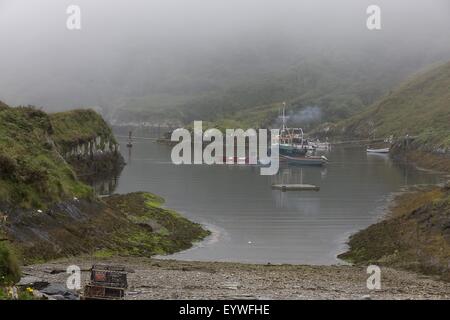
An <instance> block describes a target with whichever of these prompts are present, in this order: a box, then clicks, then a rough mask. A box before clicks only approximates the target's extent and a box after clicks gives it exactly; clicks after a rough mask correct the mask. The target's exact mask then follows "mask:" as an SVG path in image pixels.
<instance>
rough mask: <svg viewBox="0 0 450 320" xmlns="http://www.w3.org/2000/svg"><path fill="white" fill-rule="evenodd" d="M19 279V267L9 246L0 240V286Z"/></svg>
mask: <svg viewBox="0 0 450 320" xmlns="http://www.w3.org/2000/svg"><path fill="white" fill-rule="evenodd" d="M19 280H20V267H19V263H18V262H17V258H16V256H15V255H14V253H13V252H12V250H11V248H10V247H9V246H8V245H7V244H6V243H5V242H0V286H5V285H11V284H14V283H16V282H18V281H19Z"/></svg>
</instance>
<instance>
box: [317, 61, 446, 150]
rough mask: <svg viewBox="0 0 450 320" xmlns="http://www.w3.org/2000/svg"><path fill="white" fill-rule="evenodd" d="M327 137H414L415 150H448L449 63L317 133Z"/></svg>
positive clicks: (423, 74) (419, 76)
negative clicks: (360, 111) (362, 110)
mask: <svg viewBox="0 0 450 320" xmlns="http://www.w3.org/2000/svg"><path fill="white" fill-rule="evenodd" d="M319 131H320V132H321V133H322V134H326V135H329V136H346V137H359V138H384V137H388V136H391V135H392V136H394V138H397V139H398V138H403V137H405V136H406V135H409V136H412V137H414V141H413V144H414V146H415V147H417V148H418V149H424V150H441V151H442V150H446V148H448V147H450V63H447V64H444V65H441V66H438V67H435V68H434V69H431V70H429V71H427V72H424V73H422V74H419V75H417V76H415V77H413V78H411V79H410V80H408V81H406V82H405V83H404V84H403V85H401V86H399V87H398V88H397V89H395V90H394V91H392V92H391V93H389V94H388V95H386V96H384V97H383V98H382V99H380V100H379V101H378V102H376V103H375V104H374V105H372V106H371V107H369V108H368V109H367V110H366V111H364V112H362V113H359V114H357V115H355V116H353V117H351V118H349V119H347V120H344V121H342V122H339V123H337V124H336V125H324V126H322V128H321V129H320V130H319Z"/></svg>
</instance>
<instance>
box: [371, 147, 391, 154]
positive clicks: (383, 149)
mask: <svg viewBox="0 0 450 320" xmlns="http://www.w3.org/2000/svg"><path fill="white" fill-rule="evenodd" d="M389 151H390V148H381V149H373V148H367V153H389Z"/></svg>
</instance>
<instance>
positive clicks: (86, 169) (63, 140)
mask: <svg viewBox="0 0 450 320" xmlns="http://www.w3.org/2000/svg"><path fill="white" fill-rule="evenodd" d="M50 122H51V124H52V127H53V130H54V135H53V137H54V141H55V144H56V147H57V149H58V150H59V152H60V154H61V155H62V156H63V157H64V159H65V160H66V161H67V162H68V163H69V164H70V165H71V166H72V167H73V169H74V170H75V171H76V173H77V174H78V176H79V177H81V178H83V177H86V176H91V175H108V174H116V173H118V172H119V171H120V170H121V169H122V167H123V165H124V160H123V157H122V156H121V154H120V146H119V144H118V143H117V141H116V139H115V138H114V135H113V134H112V131H111V129H110V127H109V126H108V124H107V123H106V122H105V121H104V120H103V118H102V117H101V116H100V115H99V114H97V113H96V112H94V111H93V110H83V109H79V110H72V111H67V112H60V113H54V114H51V115H50Z"/></svg>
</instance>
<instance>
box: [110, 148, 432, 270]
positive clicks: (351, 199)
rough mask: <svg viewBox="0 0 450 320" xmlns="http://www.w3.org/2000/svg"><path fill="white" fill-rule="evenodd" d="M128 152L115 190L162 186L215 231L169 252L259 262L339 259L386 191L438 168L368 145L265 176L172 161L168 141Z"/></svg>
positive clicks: (171, 202)
mask: <svg viewBox="0 0 450 320" xmlns="http://www.w3.org/2000/svg"><path fill="white" fill-rule="evenodd" d="M121 147H122V149H121V150H122V152H124V153H125V154H124V156H125V158H126V159H127V162H128V164H127V166H126V167H125V168H124V170H123V172H122V174H121V175H120V178H119V180H118V181H117V180H116V182H115V183H113V185H112V186H115V185H116V184H117V188H116V192H118V193H127V192H133V191H141V190H143V191H149V192H154V193H157V194H160V195H161V196H163V197H164V198H165V199H166V200H167V202H166V205H167V207H170V208H172V209H174V210H177V211H179V212H181V213H182V214H183V215H185V216H186V217H188V218H189V219H191V220H194V221H197V222H199V223H203V224H205V225H207V226H208V227H209V228H210V229H212V230H213V231H214V235H213V236H212V237H211V238H210V239H208V240H206V241H204V242H202V243H201V244H200V245H199V246H196V247H195V248H193V249H190V250H187V251H184V252H181V253H178V254H175V255H172V256H170V258H176V259H188V260H216V261H241V262H258V263H267V262H271V263H307V264H333V263H337V262H338V260H337V259H336V255H337V254H338V253H340V252H341V251H343V250H344V249H345V242H346V240H347V238H348V236H349V235H350V234H351V233H353V232H355V231H357V230H359V229H361V228H364V227H367V226H368V225H370V224H372V223H373V222H375V221H376V220H377V219H379V217H380V214H381V213H382V210H381V209H382V208H383V207H384V206H385V205H386V199H388V197H389V196H390V195H391V193H392V192H396V191H398V190H399V189H400V188H402V187H403V186H404V185H411V184H417V183H436V182H439V181H440V176H439V175H436V174H431V173H427V172H421V171H417V170H414V169H413V168H411V167H407V166H404V165H403V164H401V163H397V162H394V161H392V160H391V159H389V157H384V156H381V157H380V156H376V155H375V156H372V155H367V154H366V152H365V149H364V148H353V147H352V148H343V147H339V148H334V149H332V150H331V151H330V152H329V153H328V154H327V157H328V158H329V159H330V163H329V164H328V165H327V167H325V168H320V167H289V166H282V167H281V168H280V171H279V172H278V174H277V175H276V176H261V175H260V170H259V169H260V168H259V167H257V166H245V165H241V166H239V165H234V166H228V165H215V166H207V165H181V166H176V165H173V164H172V163H171V161H170V150H171V149H170V147H168V146H165V145H160V144H157V143H152V142H148V141H135V143H134V145H133V148H132V150H129V149H127V148H126V147H125V140H124V143H123V144H122V146H121ZM273 183H305V184H313V185H317V186H319V187H320V191H318V192H315V191H306V192H305V191H300V192H281V191H277V190H272V188H271V186H272V184H273Z"/></svg>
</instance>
